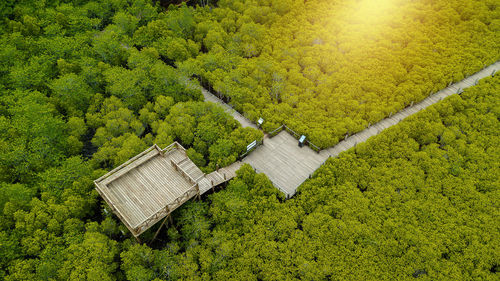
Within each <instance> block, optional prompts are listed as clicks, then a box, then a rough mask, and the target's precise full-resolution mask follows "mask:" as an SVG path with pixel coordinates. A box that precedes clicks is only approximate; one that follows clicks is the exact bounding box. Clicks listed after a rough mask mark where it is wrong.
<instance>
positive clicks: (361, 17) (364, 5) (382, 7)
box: [352, 0, 397, 25]
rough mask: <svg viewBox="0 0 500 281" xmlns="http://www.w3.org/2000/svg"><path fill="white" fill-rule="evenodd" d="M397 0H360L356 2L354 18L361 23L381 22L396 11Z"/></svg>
mask: <svg viewBox="0 0 500 281" xmlns="http://www.w3.org/2000/svg"><path fill="white" fill-rule="evenodd" d="M396 1H397V0H360V1H357V3H355V4H354V5H355V6H354V7H353V10H354V13H353V15H352V19H353V20H354V21H355V22H357V23H361V24H370V25H372V24H379V23H381V22H383V21H384V19H387V18H388V17H390V16H391V14H392V13H394V12H395V11H394V10H395V9H394V8H395V7H396V3H395V2H396Z"/></svg>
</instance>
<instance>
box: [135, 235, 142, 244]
mask: <svg viewBox="0 0 500 281" xmlns="http://www.w3.org/2000/svg"><path fill="white" fill-rule="evenodd" d="M134 237H135V240H137V243H139V244H142V242H141V239H139V236H135V235H134Z"/></svg>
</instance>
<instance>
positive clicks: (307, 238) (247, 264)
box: [0, 0, 500, 281]
mask: <svg viewBox="0 0 500 281" xmlns="http://www.w3.org/2000/svg"><path fill="white" fill-rule="evenodd" d="M18 2H19V3H15V2H14V1H2V2H1V3H0V15H1V16H2V17H1V20H2V23H1V29H0V32H1V33H0V34H1V38H0V279H5V280H68V279H69V280H102V281H104V280H152V279H155V278H157V279H158V280H173V279H178V278H181V279H192V280H203V279H209V278H213V279H223V280H224V279H231V278H233V279H235V280H259V279H260V280H273V279H299V278H301V279H309V280H312V279H338V280H341V279H350V280H370V279H371V280H384V279H387V280H394V279H413V278H414V277H418V278H420V279H422V280H439V279H441V280H450V279H452V280H460V279H466V280H467V279H485V280H488V279H489V280H497V279H498V275H499V274H500V273H498V271H499V267H500V260H499V255H498V253H499V252H500V241H499V237H500V233H499V230H498V226H497V225H498V217H499V215H500V214H499V209H498V202H499V199H500V198H499V190H498V187H499V182H500V180H499V173H500V171H499V168H498V167H499V166H500V165H499V160H498V155H500V151H499V147H500V143H499V142H500V138H499V132H500V125H499V118H500V100H499V99H500V97H499V91H500V89H499V85H500V79H499V78H495V79H490V80H489V81H487V82H482V83H481V84H480V86H478V87H476V88H473V89H471V90H468V91H466V92H465V93H464V94H463V95H462V96H461V97H459V96H455V97H452V98H450V99H448V100H446V101H444V102H443V103H441V104H439V105H437V106H434V107H432V108H430V109H429V110H426V111H425V112H422V113H420V114H418V115H417V116H415V117H412V118H411V119H409V120H408V121H405V122H403V123H402V124H401V125H400V126H398V127H396V128H392V129H390V130H388V131H387V132H384V133H383V134H382V135H380V136H378V137H376V138H373V139H372V140H370V141H369V142H368V143H366V144H362V145H359V146H358V147H357V148H356V149H355V150H352V151H350V152H348V153H345V154H343V155H342V156H341V157H340V158H338V159H332V160H329V161H328V162H327V164H326V165H325V166H324V167H323V168H321V169H320V170H319V171H318V172H317V173H316V175H315V177H314V178H313V179H312V180H310V181H308V182H307V183H306V184H304V185H303V186H302V187H301V188H300V191H299V193H298V195H297V196H296V197H295V198H294V199H292V200H289V201H286V202H283V201H282V197H281V195H280V193H279V192H278V191H277V190H276V189H275V188H273V187H272V185H271V184H270V182H269V181H268V180H267V179H266V177H265V176H264V175H255V174H254V173H253V172H252V170H251V168H249V167H245V168H243V169H242V170H241V171H240V172H239V173H240V177H239V178H238V179H236V180H234V181H233V182H232V183H231V184H230V185H229V186H228V187H227V189H225V190H222V191H220V192H218V193H216V194H213V195H210V196H207V197H205V198H203V201H201V202H191V203H189V204H186V205H185V206H184V207H182V208H181V209H179V210H177V211H176V212H175V218H174V222H175V227H169V228H168V230H167V231H164V232H162V233H161V235H160V237H161V239H160V241H158V242H157V243H156V244H154V245H152V247H153V248H154V249H152V248H150V247H149V246H146V245H137V244H136V242H135V240H134V239H131V238H130V235H129V234H128V232H127V230H126V228H125V227H124V226H123V225H122V224H121V223H120V222H119V221H118V220H117V218H116V217H114V216H112V215H111V214H109V210H108V211H106V209H104V207H105V206H104V204H103V203H102V201H101V200H99V198H98V196H97V193H96V192H95V191H94V186H93V183H92V180H93V179H96V178H97V177H99V176H100V175H102V174H103V173H104V172H105V171H106V170H109V169H111V168H112V167H114V166H116V165H118V164H119V163H121V162H123V161H125V160H126V159H128V158H130V157H132V156H134V155H135V154H137V153H138V152H140V151H142V150H143V149H145V148H146V147H148V146H149V145H151V144H153V143H157V144H159V145H160V146H162V147H163V146H165V145H167V144H169V143H170V142H172V141H173V140H177V141H179V142H180V143H181V144H183V145H184V146H185V147H186V148H188V153H189V156H190V157H191V158H192V159H193V161H194V162H195V163H196V164H198V165H200V166H201V167H203V169H204V170H206V171H210V170H213V169H214V168H215V167H216V166H217V165H219V166H223V165H225V164H229V163H231V162H232V161H234V160H235V158H236V157H237V156H238V155H239V154H241V153H242V152H243V150H244V149H245V146H246V144H247V143H249V142H251V141H252V140H254V139H256V138H260V137H262V134H261V133H260V132H257V131H255V130H251V129H242V128H240V127H239V126H238V124H237V123H236V122H235V121H234V120H233V119H232V118H230V117H229V116H228V115H227V114H225V113H224V112H223V111H222V110H221V109H220V108H217V107H215V106H213V105H211V104H206V103H203V102H201V99H202V96H201V93H200V91H199V90H196V88H194V87H187V86H186V83H185V81H186V80H185V77H184V76H182V75H181V74H180V73H179V71H177V70H176V69H175V67H179V68H181V69H182V70H183V71H184V72H185V73H187V74H190V75H191V74H197V75H198V76H199V77H203V79H202V82H203V83H207V80H208V83H207V84H208V85H210V87H213V88H214V89H215V90H216V91H218V92H221V93H222V94H224V95H226V96H227V98H230V99H231V102H232V103H233V104H234V105H235V106H236V107H237V108H239V109H240V110H243V111H245V112H246V113H247V115H248V116H249V117H250V118H252V119H256V118H258V117H259V116H260V115H262V116H264V117H265V118H266V119H267V120H269V121H270V122H269V123H267V124H268V125H266V126H268V127H269V128H267V129H271V127H273V126H274V125H277V124H279V123H281V122H284V121H285V122H287V124H289V125H292V126H295V127H294V128H296V129H297V130H299V131H300V132H306V133H310V135H311V138H313V139H314V140H317V141H318V142H319V143H320V144H322V145H326V144H332V143H334V142H335V141H336V139H337V138H338V136H339V135H342V134H343V133H344V132H346V131H349V132H353V131H356V130H357V129H358V128H361V127H362V126H363V125H364V124H365V123H366V122H370V121H373V120H377V119H380V118H382V116H384V115H386V114H387V113H388V112H390V111H393V110H397V109H398V108H400V107H401V106H403V105H404V104H405V103H407V102H408V101H410V100H412V99H421V98H423V97H424V96H425V95H426V94H427V93H428V91H434V90H437V89H438V88H440V87H442V86H444V84H446V83H447V82H449V80H451V79H454V80H457V79H460V78H461V77H462V76H463V75H465V74H467V72H472V71H475V70H477V69H479V68H480V67H482V66H483V64H487V63H489V62H491V61H492V60H495V59H498V50H499V48H498V38H500V36H498V33H499V26H500V25H499V20H498V18H499V17H498V14H499V12H500V8H499V4H498V3H497V1H465V0H461V1H458V0H457V1H412V2H411V3H413V4H411V5H410V6H408V7H407V6H404V5H403V6H404V7H405V9H410V10H411V9H412V8H415V9H416V10H415V11H413V13H410V15H412V16H408V19H409V20H408V21H403V19H401V18H400V17H395V18H394V19H393V20H392V21H389V22H388V23H378V24H376V25H375V26H378V27H377V28H375V30H378V32H373V33H371V34H372V35H370V36H373V37H370V36H368V37H366V36H364V35H366V34H361V35H355V32H350V30H349V29H348V28H347V29H345V30H336V29H335V28H334V27H335V26H338V25H339V23H338V22H336V18H337V17H336V14H335V13H333V12H331V10H332V9H334V10H335V7H331V4H329V3H330V2H332V1H318V0H316V1H293V3H292V1H283V0H276V1H269V2H268V1H246V2H245V4H242V2H241V1H220V2H219V8H213V9H210V8H208V7H206V8H196V9H195V8H188V7H185V6H183V7H181V8H175V9H174V8H172V9H170V10H168V11H167V12H161V11H162V9H163V8H160V6H159V3H160V2H162V3H163V2H165V1H160V2H158V3H156V4H154V3H153V2H152V1H148V0H143V1H141V0H138V1H126V0H114V1H104V0H102V1H88V2H87V1H18ZM191 2H192V1H191ZM201 2H206V1H201ZM201 2H200V3H201ZM304 2H306V4H304ZM431 2H432V3H431ZM345 3H351V2H350V1H345ZM395 3H400V1H395ZM419 3H420V4H419ZM422 3H423V4H422ZM346 5H347V6H349V5H348V4H346ZM398 5H399V4H398ZM412 5H413V6H412ZM318 10H321V11H324V13H325V14H327V15H328V16H326V15H325V16H323V17H319V16H317V15H316V14H315V13H316V12H317V11H318ZM332 13H333V14H332ZM301 15H303V16H301ZM312 15H314V17H313V18H311V17H312ZM290 18H293V19H294V21H296V22H297V23H296V24H294V23H293V22H290V21H289V20H290ZM431 19H436V22H434V21H430V20H431ZM338 20H339V21H340V23H342V20H345V19H340V18H339V19H338ZM358 20H359V19H358ZM398 20H401V21H403V22H402V23H401V24H398V23H397V21H398ZM324 21H332V22H331V23H329V24H331V26H332V28H331V29H332V30H333V31H332V33H329V32H330V31H328V32H326V31H325V32H324V33H322V31H321V30H318V27H319V26H321V25H322V24H326V23H325V22H324ZM356 24H361V25H367V24H368V23H366V22H365V23H362V22H361V23H356V22H355V23H349V26H350V28H353V27H352V25H356ZM386 24H389V25H391V28H392V29H391V32H382V31H383V30H384V28H385V27H386ZM406 25H409V26H410V27H411V28H409V27H408V26H406ZM306 30H309V31H310V33H308V32H307V31H306ZM402 30H404V32H403V31H402ZM318 32H319V33H318ZM291 33H293V34H294V35H293V36H295V37H294V38H295V39H294V40H289V39H291V35H290V34H291ZM386 33H390V34H386ZM316 34H320V35H321V34H322V35H321V36H319V35H318V36H316ZM342 34H344V35H342ZM349 34H350V35H349ZM270 35H273V36H274V35H276V36H274V37H270ZM348 35H349V36H348ZM351 35H352V36H353V37H352V36H351ZM356 36H361V37H363V38H365V39H366V40H368V43H367V44H368V45H369V46H370V50H374V49H377V50H378V48H380V50H379V51H377V52H375V53H377V54H379V53H380V56H381V57H376V58H374V59H367V58H366V56H367V54H365V53H364V52H363V50H364V49H363V48H362V47H363V46H364V44H361V43H363V42H359V43H356V42H355V43H356V44H354V45H349V44H350V43H349V42H351V41H352V40H354V39H355V38H356ZM387 36H389V37H387ZM390 36H396V37H397V36H402V37H401V38H399V37H398V38H396V39H391V38H392V37H390ZM316 37H317V38H316ZM346 37H348V38H346ZM420 37H421V38H420ZM279 38H282V39H281V40H278V39H279ZM335 38H339V40H341V41H339V42H337V43H336V44H338V45H339V46H337V47H335V48H337V50H335V48H333V46H335V45H332V41H331V40H335ZM353 38H354V39H353ZM415 38H420V39H418V40H417V39H415ZM455 38H458V39H455ZM316 39H318V40H316ZM384 40H385V41H384ZM387 40H389V41H387ZM429 40H431V41H432V42H433V43H434V45H435V46H437V47H438V48H437V49H436V51H435V52H434V50H430V49H428V48H427V47H429V44H430V43H429ZM311 42H312V43H311ZM384 42H386V43H387V42H391V44H389V45H390V46H391V48H394V50H391V51H387V50H386V49H384V48H386V47H387V46H386V45H387V44H386V43H384ZM393 42H399V43H398V44H399V45H398V44H392V43H393ZM351 43H352V42H351ZM311 44H312V45H311ZM405 44H406V47H405ZM495 46H496V47H495ZM331 48H333V51H332V49H331ZM317 49H319V50H317ZM348 50H350V51H348ZM316 51H317V52H319V53H317V54H316V53H315V52H316ZM330 51H332V54H336V55H335V56H334V57H333V55H332V57H330V56H324V54H325V53H330ZM283 52H285V53H286V52H289V54H291V55H290V56H286V58H287V59H284V58H283V56H284V55H283ZM339 52H340V53H339ZM388 53H389V54H393V56H394V60H392V59H389V58H387V57H386V56H388ZM318 58H324V59H325V60H324V61H323V60H321V61H320V62H321V63H322V64H325V65H319V66H318V63H319V62H318V61H317V60H318ZM365 61H366V62H365ZM356 62H357V63H360V64H356ZM402 62H404V64H403V65H401V64H402ZM356 65H358V66H356ZM348 66H349V67H348ZM374 66H380V67H381V68H380V69H378V68H375V67H374ZM339 67H340V68H341V70H342V71H340V70H339V69H336V68H339ZM351 67H353V68H351ZM316 68H319V70H318V69H316ZM332 68H334V69H332ZM358 68H359V69H358ZM392 68H394V69H392ZM349 69H350V70H349ZM398 69H399V70H398ZM403 69H405V71H403ZM450 69H451V70H450ZM400 70H401V71H400ZM409 70H411V71H409ZM349 71H352V72H356V73H361V74H358V75H357V76H356V77H355V76H354V75H350V74H349ZM359 71H361V72H359ZM394 73H399V74H398V75H399V76H398V75H396V76H394V75H395V74H394ZM386 74H387V76H385V75H386ZM389 74H390V75H389ZM391 75H392V76H391ZM320 77H323V78H321V79H324V81H325V82H324V83H316V82H317V81H323V80H321V79H320ZM332 77H333V78H332ZM391 77H392V78H391ZM318 79H319V80H318ZM352 79H354V80H352ZM394 79H396V80H394ZM416 81H421V82H422V83H423V84H422V85H421V84H418V85H417V82H416ZM331 83H341V85H336V84H335V85H333V84H331ZM371 83H373V84H371ZM379 83H381V84H379ZM424 84H425V85H424ZM401 85H403V86H404V87H403V86H401ZM332 87H336V91H334V92H332V90H331V89H332ZM352 87H361V88H360V89H361V90H360V89H353V88H352ZM398 87H399V88H398ZM307 89H309V90H307ZM325 89H327V90H325ZM398 89H399V90H398ZM393 92H394V93H395V94H394V95H390V94H391V93H393ZM291 93H296V95H291ZM365 93H377V94H376V95H374V94H370V95H368V96H367V95H365ZM330 94H331V95H330ZM311 95H312V96H314V98H313V97H312V96H311ZM337 95H338V96H337ZM358 95H359V96H358ZM368 97H371V98H368ZM379 97H382V98H380V99H379ZM279 101H280V102H281V103H278V102H279ZM318 103H320V105H321V106H319V105H318ZM323 106H324V107H329V106H332V107H337V106H340V107H338V108H333V109H329V108H327V109H325V108H323ZM331 110H333V111H331ZM325 112H329V113H328V114H326V113H325ZM332 112H333V113H332ZM323 113H325V114H326V115H325V114H323ZM372 113H373V115H370V114H372ZM312 115H314V116H312ZM299 116H303V117H299ZM369 116H372V117H369ZM373 116H374V117H373ZM312 117H315V118H312ZM296 118H299V119H296ZM300 118H306V119H308V120H311V121H310V122H309V123H308V124H305V125H306V126H304V125H302V124H301V123H300V120H302V119H300ZM311 118H312V119H311ZM339 118H340V119H339ZM332 120H333V121H332ZM335 120H337V121H338V122H335ZM346 122H347V123H346ZM329 126H340V127H331V128H330V127H329ZM313 128H315V130H314V131H311V130H312V129H313ZM313 132H318V134H317V135H314V133H313ZM150 237H151V233H145V235H144V237H143V238H145V240H147V239H148V238H150Z"/></svg>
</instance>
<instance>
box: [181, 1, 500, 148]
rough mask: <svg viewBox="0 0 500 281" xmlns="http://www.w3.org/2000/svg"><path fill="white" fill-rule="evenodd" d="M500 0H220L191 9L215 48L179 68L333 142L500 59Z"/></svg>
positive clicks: (240, 103) (272, 122)
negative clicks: (207, 8)
mask: <svg viewBox="0 0 500 281" xmlns="http://www.w3.org/2000/svg"><path fill="white" fill-rule="evenodd" d="M497 2H498V1H494V0H488V1H483V0H478V1H470V0H453V1H449V0H442V1H403V0H380V1H370V0H363V1H358V0H342V1H325V0H310V1H294V0H290V1H283V0H276V1H268V0H262V1H247V0H237V1H232V0H231V1H225V0H221V1H219V2H218V4H219V6H218V7H217V8H216V9H213V10H211V11H210V12H208V11H204V10H202V9H197V10H195V11H193V12H192V13H194V15H195V19H196V23H197V27H196V30H197V32H196V33H195V35H194V36H193V39H194V40H195V42H199V43H200V44H201V46H202V50H206V52H203V53H201V54H200V55H198V56H197V57H196V58H190V59H187V60H186V61H184V62H182V63H180V66H181V68H182V69H184V70H185V71H186V72H187V73H189V74H196V75H197V76H199V77H201V78H202V82H203V83H204V85H206V86H207V87H210V88H211V89H212V88H213V91H214V92H215V93H218V94H221V95H223V96H224V97H225V98H227V99H228V100H230V101H231V103H232V104H233V105H234V106H235V107H236V108H237V109H238V110H239V111H241V112H244V113H245V114H246V115H247V116H248V117H249V118H250V119H252V120H254V121H256V120H257V119H258V118H259V117H264V119H265V120H267V121H268V122H267V124H265V125H264V128H265V129H266V130H273V129H275V128H276V127H278V126H279V125H281V124H282V123H286V124H287V125H288V126H289V127H291V128H293V129H294V130H295V131H297V132H298V133H300V134H306V135H307V136H308V137H309V139H311V140H312V141H313V142H314V143H316V144H318V145H319V146H321V147H328V146H332V145H334V144H336V143H337V142H338V140H339V139H341V138H342V137H343V136H344V135H346V134H352V133H355V132H358V131H361V130H363V129H364V128H365V127H366V126H368V125H369V124H374V123H375V122H377V121H380V120H381V119H382V118H384V117H386V116H388V115H390V114H391V112H392V113H395V112H397V111H399V110H401V109H403V108H404V107H406V106H408V105H410V104H411V103H412V102H417V101H420V100H422V99H423V98H425V97H427V96H428V95H429V94H430V93H433V92H436V91H438V90H440V89H443V88H444V87H445V86H446V85H448V83H450V82H451V81H459V80H461V79H463V77H464V76H467V75H470V74H472V73H474V72H476V71H478V70H480V69H481V68H483V67H484V66H486V65H489V64H491V63H492V62H495V61H497V60H499V59H500V52H499V50H500V47H499V46H500V39H499V38H500V37H499V36H498V33H499V32H500V29H499V28H500V22H499V20H498V18H499V15H500V5H499V4H498V3H497ZM201 15H202V16H201Z"/></svg>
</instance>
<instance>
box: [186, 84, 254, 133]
mask: <svg viewBox="0 0 500 281" xmlns="http://www.w3.org/2000/svg"><path fill="white" fill-rule="evenodd" d="M184 83H186V85H188V86H189V87H193V88H196V89H199V90H201V92H202V94H203V97H204V98H205V101H209V102H213V103H215V104H218V105H220V106H221V107H222V108H224V111H226V112H227V113H229V114H231V116H233V118H234V119H236V120H237V121H238V122H240V124H241V126H242V127H243V128H246V127H251V128H254V129H258V127H257V125H255V124H254V123H253V122H252V121H250V120H248V119H247V118H246V117H245V116H243V115H242V114H241V113H239V112H238V111H236V110H235V109H234V108H232V107H231V106H230V105H229V104H227V103H225V102H224V101H222V100H221V99H219V98H218V97H216V96H215V95H213V94H212V93H210V92H209V91H208V90H207V89H205V88H203V87H201V86H199V85H198V84H195V83H193V82H192V81H191V80H189V79H186V81H184Z"/></svg>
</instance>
